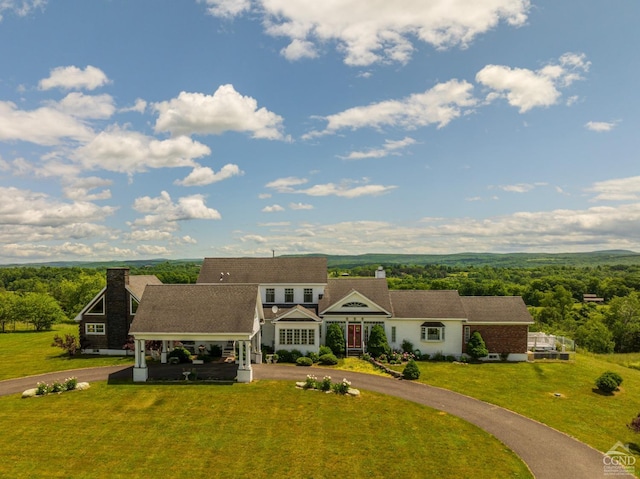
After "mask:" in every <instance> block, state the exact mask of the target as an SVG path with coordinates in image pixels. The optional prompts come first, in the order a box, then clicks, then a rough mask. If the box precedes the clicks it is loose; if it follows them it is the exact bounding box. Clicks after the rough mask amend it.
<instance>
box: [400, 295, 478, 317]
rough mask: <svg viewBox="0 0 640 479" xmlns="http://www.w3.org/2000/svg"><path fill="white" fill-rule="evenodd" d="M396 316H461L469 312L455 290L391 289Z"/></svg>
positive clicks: (465, 315)
mask: <svg viewBox="0 0 640 479" xmlns="http://www.w3.org/2000/svg"><path fill="white" fill-rule="evenodd" d="M389 295H390V296H391V304H392V306H393V316H394V317H395V318H461V319H464V318H466V317H467V313H466V311H465V309H464V308H463V306H462V302H461V301H460V295H459V294H458V292H457V291H454V290H393V291H389Z"/></svg>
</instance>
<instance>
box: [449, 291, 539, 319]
mask: <svg viewBox="0 0 640 479" xmlns="http://www.w3.org/2000/svg"><path fill="white" fill-rule="evenodd" d="M460 299H461V300H462V305H463V306H464V309H465V311H466V312H467V318H468V320H469V322H470V323H472V322H480V323H486V322H496V323H533V318H532V317H531V314H530V313H529V310H528V309H527V306H526V304H524V301H523V300H522V298H521V297H520V296H462V297H461V298H460Z"/></svg>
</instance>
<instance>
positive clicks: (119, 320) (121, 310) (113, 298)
mask: <svg viewBox="0 0 640 479" xmlns="http://www.w3.org/2000/svg"><path fill="white" fill-rule="evenodd" d="M128 285H129V268H108V269H107V290H106V292H105V309H106V316H107V347H108V348H109V349H122V348H123V346H124V344H125V343H126V342H127V337H128V336H129V324H130V319H129V292H128V291H127V289H126V288H127V286H128Z"/></svg>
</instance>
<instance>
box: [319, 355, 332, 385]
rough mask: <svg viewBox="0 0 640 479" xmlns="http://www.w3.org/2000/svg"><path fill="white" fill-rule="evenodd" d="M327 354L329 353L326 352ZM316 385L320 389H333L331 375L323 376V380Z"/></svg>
mask: <svg viewBox="0 0 640 479" xmlns="http://www.w3.org/2000/svg"><path fill="white" fill-rule="evenodd" d="M325 356H327V355H326V354H325ZM316 387H317V388H318V389H320V391H331V376H325V377H323V378H322V381H320V382H317V383H316Z"/></svg>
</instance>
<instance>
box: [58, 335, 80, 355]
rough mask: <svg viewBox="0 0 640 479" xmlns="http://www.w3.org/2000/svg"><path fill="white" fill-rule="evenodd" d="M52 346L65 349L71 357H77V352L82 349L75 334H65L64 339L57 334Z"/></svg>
mask: <svg viewBox="0 0 640 479" xmlns="http://www.w3.org/2000/svg"><path fill="white" fill-rule="evenodd" d="M51 346H55V347H58V348H61V349H64V350H65V351H66V352H67V353H68V354H69V356H75V354H76V352H77V351H78V350H79V349H80V340H79V339H78V338H76V337H75V336H74V335H73V334H65V335H64V338H63V337H61V336H58V335H57V334H56V335H55V336H54V337H53V343H51Z"/></svg>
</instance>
